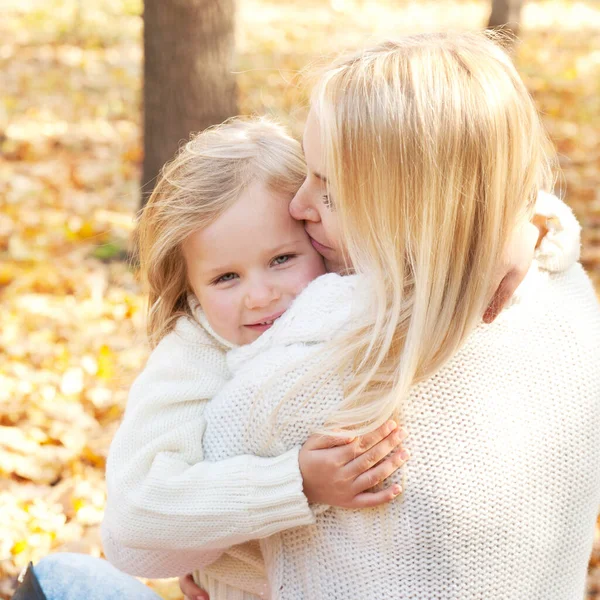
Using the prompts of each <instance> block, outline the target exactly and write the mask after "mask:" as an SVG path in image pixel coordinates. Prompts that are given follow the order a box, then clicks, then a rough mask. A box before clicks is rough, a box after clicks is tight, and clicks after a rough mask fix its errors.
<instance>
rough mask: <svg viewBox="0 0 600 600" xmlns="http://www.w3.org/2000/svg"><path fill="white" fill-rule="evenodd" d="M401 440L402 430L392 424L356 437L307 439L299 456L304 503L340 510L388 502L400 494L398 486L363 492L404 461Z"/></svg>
mask: <svg viewBox="0 0 600 600" xmlns="http://www.w3.org/2000/svg"><path fill="white" fill-rule="evenodd" d="M405 437H406V431H404V429H402V428H401V427H399V426H398V424H397V423H395V422H394V421H388V422H387V423H384V424H383V425H382V426H381V427H380V428H379V429H376V430H375V431H373V432H372V433H369V434H366V435H363V436H362V437H358V438H336V437H328V436H323V435H313V436H311V437H310V438H308V440H307V441H306V442H305V443H304V445H303V446H302V448H301V449H300V455H299V463H300V471H301V473H302V479H303V483H304V494H305V496H306V497H307V499H308V501H309V502H310V503H313V504H328V505H331V506H341V507H343V508H369V507H372V506H378V505H379V504H385V503H386V502H390V501H391V500H393V499H394V498H395V497H396V496H398V494H400V492H401V491H402V488H401V487H400V486H399V485H398V484H394V485H392V486H389V487H387V488H386V489H383V490H380V491H377V492H369V491H367V490H369V489H370V488H372V487H373V486H375V485H377V484H378V483H381V482H382V481H383V480H384V479H385V478H386V477H389V476H390V475H391V474H392V473H394V471H396V470H397V469H398V468H399V467H401V466H402V465H403V464H404V463H405V462H406V461H407V459H408V457H409V456H408V452H407V451H406V450H404V449H403V448H399V445H400V442H401V441H402V440H403V439H404V438H405ZM394 449H395V452H394V453H393V454H392V455H391V456H389V457H387V458H386V456H387V455H388V454H389V453H390V452H391V451H392V450H394Z"/></svg>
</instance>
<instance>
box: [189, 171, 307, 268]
mask: <svg viewBox="0 0 600 600" xmlns="http://www.w3.org/2000/svg"><path fill="white" fill-rule="evenodd" d="M289 204H290V198H289V197H288V196H287V195H286V194H282V193H278V192H276V191H274V190H271V189H269V188H267V187H266V186H265V185H264V184H262V183H257V184H256V185H255V184H252V185H250V186H249V187H248V188H247V189H246V190H244V192H243V193H242V195H241V196H240V198H239V199H238V201H237V202H235V203H234V204H233V205H232V206H230V207H229V208H228V209H227V210H226V211H225V212H224V213H223V214H222V215H220V216H219V217H218V218H217V219H215V221H213V222H212V223H211V224H210V225H208V226H207V227H205V228H203V229H199V230H198V231H196V232H194V233H193V234H192V235H191V236H190V237H189V238H188V240H187V242H186V243H187V245H188V248H190V249H191V250H192V251H193V253H194V255H195V256H198V257H212V256H215V255H218V256H220V257H222V258H225V257H228V258H229V257H230V258H232V259H233V258H236V260H243V259H244V257H248V258H250V257H252V256H254V255H255V254H256V253H257V252H263V251H266V252H268V251H271V250H275V249H277V248H278V247H284V246H285V245H286V244H293V243H299V242H302V241H304V240H305V239H306V233H305V231H304V227H303V224H302V223H301V222H300V221H296V220H295V219H294V218H293V217H292V216H291V215H290V212H289Z"/></svg>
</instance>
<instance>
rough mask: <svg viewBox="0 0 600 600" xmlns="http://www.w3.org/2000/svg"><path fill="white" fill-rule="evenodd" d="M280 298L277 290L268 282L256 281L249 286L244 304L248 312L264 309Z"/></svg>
mask: <svg viewBox="0 0 600 600" xmlns="http://www.w3.org/2000/svg"><path fill="white" fill-rule="evenodd" d="M279 298H281V292H280V291H279V288H278V287H277V286H275V285H272V284H271V283H270V282H268V281H257V282H254V283H252V284H251V285H250V287H249V288H248V291H247V293H246V296H245V298H244V303H245V305H246V308H247V309H248V310H253V309H256V308H266V307H267V306H269V305H270V304H272V303H273V302H276V301H277V300H279Z"/></svg>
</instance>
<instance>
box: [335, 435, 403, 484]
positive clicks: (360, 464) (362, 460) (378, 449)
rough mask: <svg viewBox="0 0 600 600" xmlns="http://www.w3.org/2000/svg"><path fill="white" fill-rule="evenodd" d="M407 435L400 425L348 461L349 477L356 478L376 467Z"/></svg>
mask: <svg viewBox="0 0 600 600" xmlns="http://www.w3.org/2000/svg"><path fill="white" fill-rule="evenodd" d="M405 437H406V431H405V430H404V429H403V428H402V427H398V428H396V429H394V430H393V431H392V433H390V434H389V435H388V436H387V437H385V438H384V439H383V440H381V441H380V442H379V443H378V444H375V445H374V446H373V447H372V448H370V449H369V450H367V451H366V452H363V453H362V454H358V455H357V456H356V457H355V458H354V459H353V460H351V461H348V463H346V466H345V469H346V470H347V474H348V476H349V477H353V478H356V477H358V476H359V475H362V474H363V473H364V472H365V471H368V470H369V469H370V468H371V467H374V466H375V465H376V464H377V463H378V462H379V461H381V460H383V459H384V458H385V457H386V456H387V455H388V454H389V453H390V452H391V451H392V450H394V449H395V448H396V446H398V444H399V443H400V442H401V441H402V440H403V439H404V438H405Z"/></svg>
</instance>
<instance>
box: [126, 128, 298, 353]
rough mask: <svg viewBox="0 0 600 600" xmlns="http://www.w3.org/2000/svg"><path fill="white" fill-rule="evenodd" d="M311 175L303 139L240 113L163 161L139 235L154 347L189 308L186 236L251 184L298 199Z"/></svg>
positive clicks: (216, 215)
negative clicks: (184, 242) (302, 145)
mask: <svg viewBox="0 0 600 600" xmlns="http://www.w3.org/2000/svg"><path fill="white" fill-rule="evenodd" d="M305 177H306V166H305V163H304V157H303V155H302V150H301V147H300V144H299V143H298V142H297V141H296V140H294V139H293V138H292V137H290V136H289V135H288V134H287V132H286V131H285V129H284V128H283V127H282V126H281V125H278V124H277V123H275V122H273V121H270V120H269V119H266V118H254V119H241V118H235V119H231V120H229V121H226V122H225V123H223V124H221V125H218V126H216V127H212V128H210V129H207V130H206V131H203V132H202V133H200V134H198V135H196V136H194V137H192V138H191V139H190V141H189V142H187V143H186V144H185V145H184V146H183V147H182V148H181V150H180V151H179V153H178V154H177V156H176V157H175V158H174V159H173V160H172V161H171V162H169V163H167V164H166V165H165V166H164V167H163V169H162V171H161V174H160V177H159V180H158V182H157V184H156V187H155V188H154V191H153V192H152V195H151V196H150V198H149V199H148V203H147V204H146V206H145V207H144V208H143V209H142V211H141V214H140V219H139V224H138V227H137V230H136V236H135V238H136V243H137V250H138V254H139V263H140V272H141V276H142V280H143V282H144V283H145V284H146V286H147V288H148V301H149V303H148V322H147V331H148V337H149V340H150V345H151V346H152V347H154V346H156V344H157V343H158V342H159V341H160V340H161V339H162V338H163V337H164V336H165V335H166V334H167V333H168V332H169V331H170V330H171V329H172V328H173V326H174V324H175V321H176V320H177V319H178V318H179V317H180V316H183V315H189V314H190V308H189V306H188V302H187V295H188V294H189V293H190V288H189V285H188V280H187V273H186V265H185V261H184V258H183V255H182V252H181V244H182V243H183V241H184V240H185V239H186V238H187V237H188V236H189V235H190V234H191V233H192V232H194V231H196V230H197V229H199V228H203V227H206V226H207V225H209V224H210V223H212V222H213V221H214V220H215V219H217V218H218V217H219V216H220V215H221V214H222V213H223V212H224V211H225V210H226V209H227V208H229V207H230V206H232V205H233V204H234V203H235V202H236V201H237V200H238V198H239V197H240V195H241V193H242V192H243V191H244V189H245V188H246V187H247V186H248V185H250V184H251V183H253V182H255V181H257V180H258V181H260V182H262V183H263V184H264V185H265V186H267V187H268V188H269V189H271V190H274V191H276V192H278V193H283V194H285V195H289V197H290V199H291V197H292V196H293V195H294V194H295V193H296V191H297V190H298V188H299V187H300V185H302V182H303V181H304V178H305Z"/></svg>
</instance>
